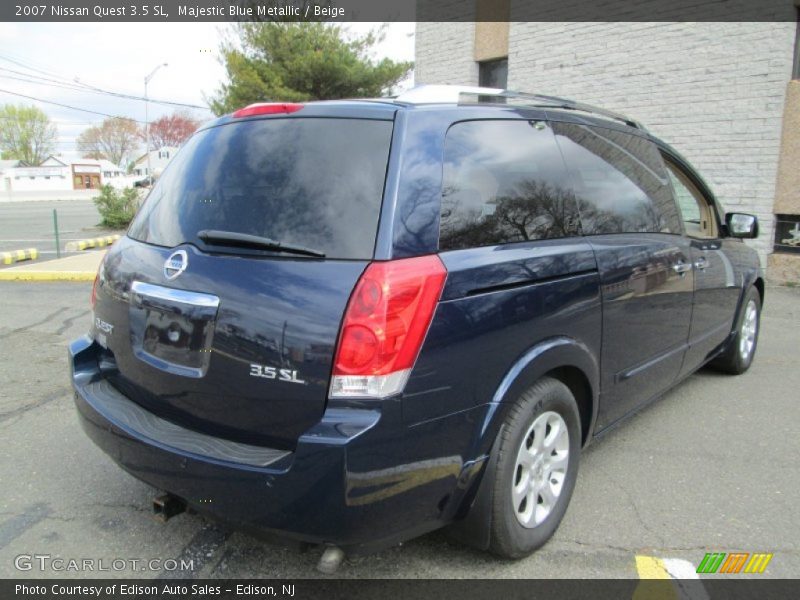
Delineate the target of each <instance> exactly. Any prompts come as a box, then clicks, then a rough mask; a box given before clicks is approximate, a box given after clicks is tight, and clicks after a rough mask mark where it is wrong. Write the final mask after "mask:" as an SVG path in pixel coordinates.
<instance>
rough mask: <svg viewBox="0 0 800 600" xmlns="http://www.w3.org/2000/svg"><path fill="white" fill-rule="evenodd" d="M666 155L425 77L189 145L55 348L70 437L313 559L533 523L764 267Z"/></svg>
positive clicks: (171, 499) (542, 104) (720, 359)
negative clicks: (66, 370)
mask: <svg viewBox="0 0 800 600" xmlns="http://www.w3.org/2000/svg"><path fill="white" fill-rule="evenodd" d="M757 233H758V223H757V220H756V218H755V217H754V216H752V215H747V214H741V213H728V214H725V213H724V212H723V211H722V208H721V207H720V205H719V203H718V202H717V201H716V200H715V198H714V195H713V193H712V192H711V190H710V189H709V187H708V186H707V185H706V184H705V183H704V181H703V179H702V178H701V177H700V176H699V175H698V174H697V172H696V171H695V170H694V169H693V168H692V167H691V166H690V165H689V164H688V163H687V161H686V160H685V159H684V158H682V157H681V155H680V154H678V153H677V152H676V151H675V150H674V149H672V148H671V147H670V146H668V145H667V144H665V143H664V142H662V141H660V140H659V139H657V138H655V137H654V136H652V135H651V134H649V133H648V132H647V131H646V130H645V129H644V128H643V127H642V126H641V125H639V124H637V123H636V122H634V121H632V120H630V119H629V118H627V117H624V116H622V115H618V114H615V113H611V112H609V111H605V110H602V109H599V108H595V107H592V106H587V105H584V104H579V103H576V102H573V101H570V100H564V99H561V98H554V97H549V96H539V95H534V94H521V93H513V92H508V91H503V90H496V89H484V88H459V87H450V86H428V87H420V88H415V89H414V90H411V91H409V92H407V93H405V94H403V95H400V96H398V97H396V98H392V99H377V100H353V101H328V102H309V103H304V104H297V103H293V104H289V103H263V104H253V105H251V106H248V107H246V108H243V109H241V110H238V111H236V112H234V113H233V114H230V115H227V116H224V117H222V118H219V119H217V120H216V121H213V122H211V123H209V124H207V125H205V126H203V127H202V128H200V130H198V131H197V132H196V133H195V134H194V135H193V136H192V137H191V138H190V139H189V140H188V141H187V142H186V144H185V145H184V146H183V147H182V149H181V150H180V151H179V152H178V154H177V156H176V157H175V158H174V159H173V161H172V162H171V164H170V165H169V166H168V168H167V169H166V170H165V172H164V173H163V175H162V176H161V178H160V179H159V180H158V181H157V183H156V185H155V186H154V187H153V189H152V191H151V192H150V194H149V196H148V198H147V200H146V202H145V203H144V205H143V207H142V209H141V210H140V212H139V214H138V215H137V216H136V218H135V220H134V221H133V223H132V224H131V226H130V229H129V230H128V233H127V235H126V236H125V237H124V238H123V239H121V240H119V241H118V242H117V243H115V244H114V245H113V247H111V249H110V250H109V251H108V253H107V255H106V257H105V259H104V261H103V263H102V265H101V267H100V270H99V272H98V274H97V278H96V280H95V284H94V287H93V290H92V297H91V303H92V307H93V309H94V313H93V322H92V327H91V330H90V332H89V333H88V335H87V336H85V337H82V338H80V339H78V340H76V341H74V342H73V343H72V344H71V346H70V348H69V352H70V357H71V365H72V381H73V385H74V389H75V401H76V405H77V409H78V413H79V415H80V420H81V423H82V425H83V428H84V429H85V431H86V433H87V434H88V435H89V436H90V437H91V438H92V440H94V442H95V443H96V444H97V445H98V446H99V447H100V448H101V449H102V450H103V451H104V452H106V453H107V454H108V455H109V456H110V457H111V458H112V459H113V460H114V461H116V462H117V463H118V464H119V465H120V466H121V467H122V468H123V469H125V470H126V471H127V472H129V473H130V474H131V475H133V476H134V477H136V478H138V479H140V480H142V481H144V482H146V483H148V484H150V485H152V486H153V487H155V488H158V489H159V490H162V492H163V495H161V496H160V497H159V499H158V500H157V501H156V511H157V512H159V513H160V514H161V517H162V518H168V517H170V516H172V515H173V514H176V513H178V512H181V511H182V510H184V509H186V508H188V509H192V510H194V511H197V512H201V513H207V514H210V515H211V516H213V517H216V518H218V519H220V520H224V521H226V522H229V523H232V524H233V525H235V526H237V527H239V528H242V529H244V530H247V531H251V532H254V533H263V534H267V535H271V536H277V537H280V538H286V539H292V540H295V541H297V542H301V543H305V544H309V543H310V544H321V545H324V546H327V547H329V548H335V549H337V551H339V552H365V551H374V550H377V549H380V548H384V547H386V546H387V545H391V544H396V543H399V542H401V541H403V540H406V539H409V538H412V537H415V536H419V535H421V534H424V533H426V532H429V531H432V530H435V529H437V528H441V527H443V526H446V525H447V526H450V530H451V533H452V534H453V535H454V536H455V537H456V538H458V539H460V540H462V541H464V542H467V543H470V544H472V545H474V546H477V547H479V548H483V549H487V550H490V551H492V552H494V553H496V554H498V555H500V556H502V557H508V558H518V557H522V556H525V555H527V554H529V553H530V552H532V551H533V550H535V549H536V548H538V547H540V546H541V545H542V544H544V543H545V542H546V541H547V540H548V539H549V538H550V537H551V536H552V535H553V533H554V532H555V530H556V528H557V527H558V524H559V522H560V521H561V519H562V517H563V516H564V513H565V511H566V509H567V505H568V504H569V501H570V497H571V495H572V492H573V489H574V487H575V481H576V476H577V472H578V462H579V456H580V453H581V449H582V448H583V447H584V446H585V445H586V444H588V443H589V442H590V441H591V440H592V439H593V438H595V437H596V436H598V435H599V434H601V433H603V432H604V431H606V430H608V429H609V428H610V427H612V426H614V425H615V424H617V423H618V422H620V421H621V420H622V419H624V418H625V417H626V416H628V415H631V414H632V413H633V412H635V411H637V410H638V409H640V408H641V407H642V406H644V405H646V404H647V403H648V402H650V401H652V400H654V399H655V398H657V397H659V396H660V395H662V394H663V393H664V392H665V391H667V390H668V389H670V388H671V387H673V386H675V385H676V384H677V383H678V382H680V381H681V380H683V379H685V378H686V377H687V376H689V375H690V374H692V373H693V372H694V371H696V370H697V369H699V368H700V367H702V366H703V365H706V364H709V363H710V364H712V365H713V366H715V367H716V368H718V369H721V370H723V371H727V372H729V373H734V374H738V373H743V372H744V371H746V370H747V369H748V367H749V366H750V364H751V362H752V361H753V356H754V354H755V351H756V344H757V341H758V331H759V315H760V311H761V306H762V303H763V300H764V280H763V278H762V276H761V271H760V268H759V261H758V258H757V255H756V253H755V252H754V251H753V250H752V249H751V248H749V247H748V246H747V245H745V244H744V243H743V241H742V238H752V237H755V236H756V235H757Z"/></svg>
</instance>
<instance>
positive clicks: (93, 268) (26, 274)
mask: <svg viewBox="0 0 800 600" xmlns="http://www.w3.org/2000/svg"><path fill="white" fill-rule="evenodd" d="M105 256H106V251H105V250H97V251H96V252H81V253H79V254H73V255H72V256H65V257H64V258H55V259H53V260H46V261H40V262H33V263H28V264H23V265H19V266H15V267H8V268H7V269H0V281H94V277H95V274H96V273H97V269H98V267H99V266H100V263H101V262H102V261H103V260H104V259H105Z"/></svg>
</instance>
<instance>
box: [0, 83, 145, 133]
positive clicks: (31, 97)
mask: <svg viewBox="0 0 800 600" xmlns="http://www.w3.org/2000/svg"><path fill="white" fill-rule="evenodd" d="M0 92H2V93H4V94H11V95H12V96H19V97H21V98H27V99H28V100H36V101H37V102H44V103H45V104H53V105H54V106H60V107H62V108H69V109H70V110H79V111H81V112H85V113H91V114H94V115H101V116H103V117H111V118H114V119H127V120H128V121H133V122H135V123H140V124H142V125H144V124H145V123H144V121H139V120H137V119H131V118H130V117H122V116H120V115H110V114H108V113H104V112H99V111H96V110H89V109H88V108H78V107H77V106H70V105H69V104H61V103H60V102H53V101H52V100H43V99H42V98H36V97H34V96H28V95H26V94H20V93H19V92H12V91H9V90H3V89H0Z"/></svg>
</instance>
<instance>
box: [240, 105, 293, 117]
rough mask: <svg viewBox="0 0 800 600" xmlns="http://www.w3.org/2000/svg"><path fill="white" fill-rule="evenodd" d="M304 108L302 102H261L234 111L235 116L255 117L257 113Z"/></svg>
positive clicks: (282, 111) (263, 113) (272, 112)
mask: <svg viewBox="0 0 800 600" xmlns="http://www.w3.org/2000/svg"><path fill="white" fill-rule="evenodd" d="M301 108H303V105H302V104H297V103H295V102H259V103H257V104H251V105H250V106H245V107H244V108H240V109H239V110H237V111H236V112H235V113H233V116H234V118H236V119H240V118H242V117H254V116H256V115H276V114H281V113H293V112H297V111H298V110H300V109H301Z"/></svg>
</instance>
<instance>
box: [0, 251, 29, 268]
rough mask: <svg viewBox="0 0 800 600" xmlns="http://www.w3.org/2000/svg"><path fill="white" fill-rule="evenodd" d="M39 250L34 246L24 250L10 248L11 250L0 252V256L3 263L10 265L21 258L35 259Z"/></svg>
mask: <svg viewBox="0 0 800 600" xmlns="http://www.w3.org/2000/svg"><path fill="white" fill-rule="evenodd" d="M38 256H39V251H38V250H37V249H36V248H25V249H24V250H12V251H11V252H0V258H2V259H3V260H2V262H3V264H4V265H10V264H12V263H15V262H19V261H21V260H36V259H37V258H38Z"/></svg>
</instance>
